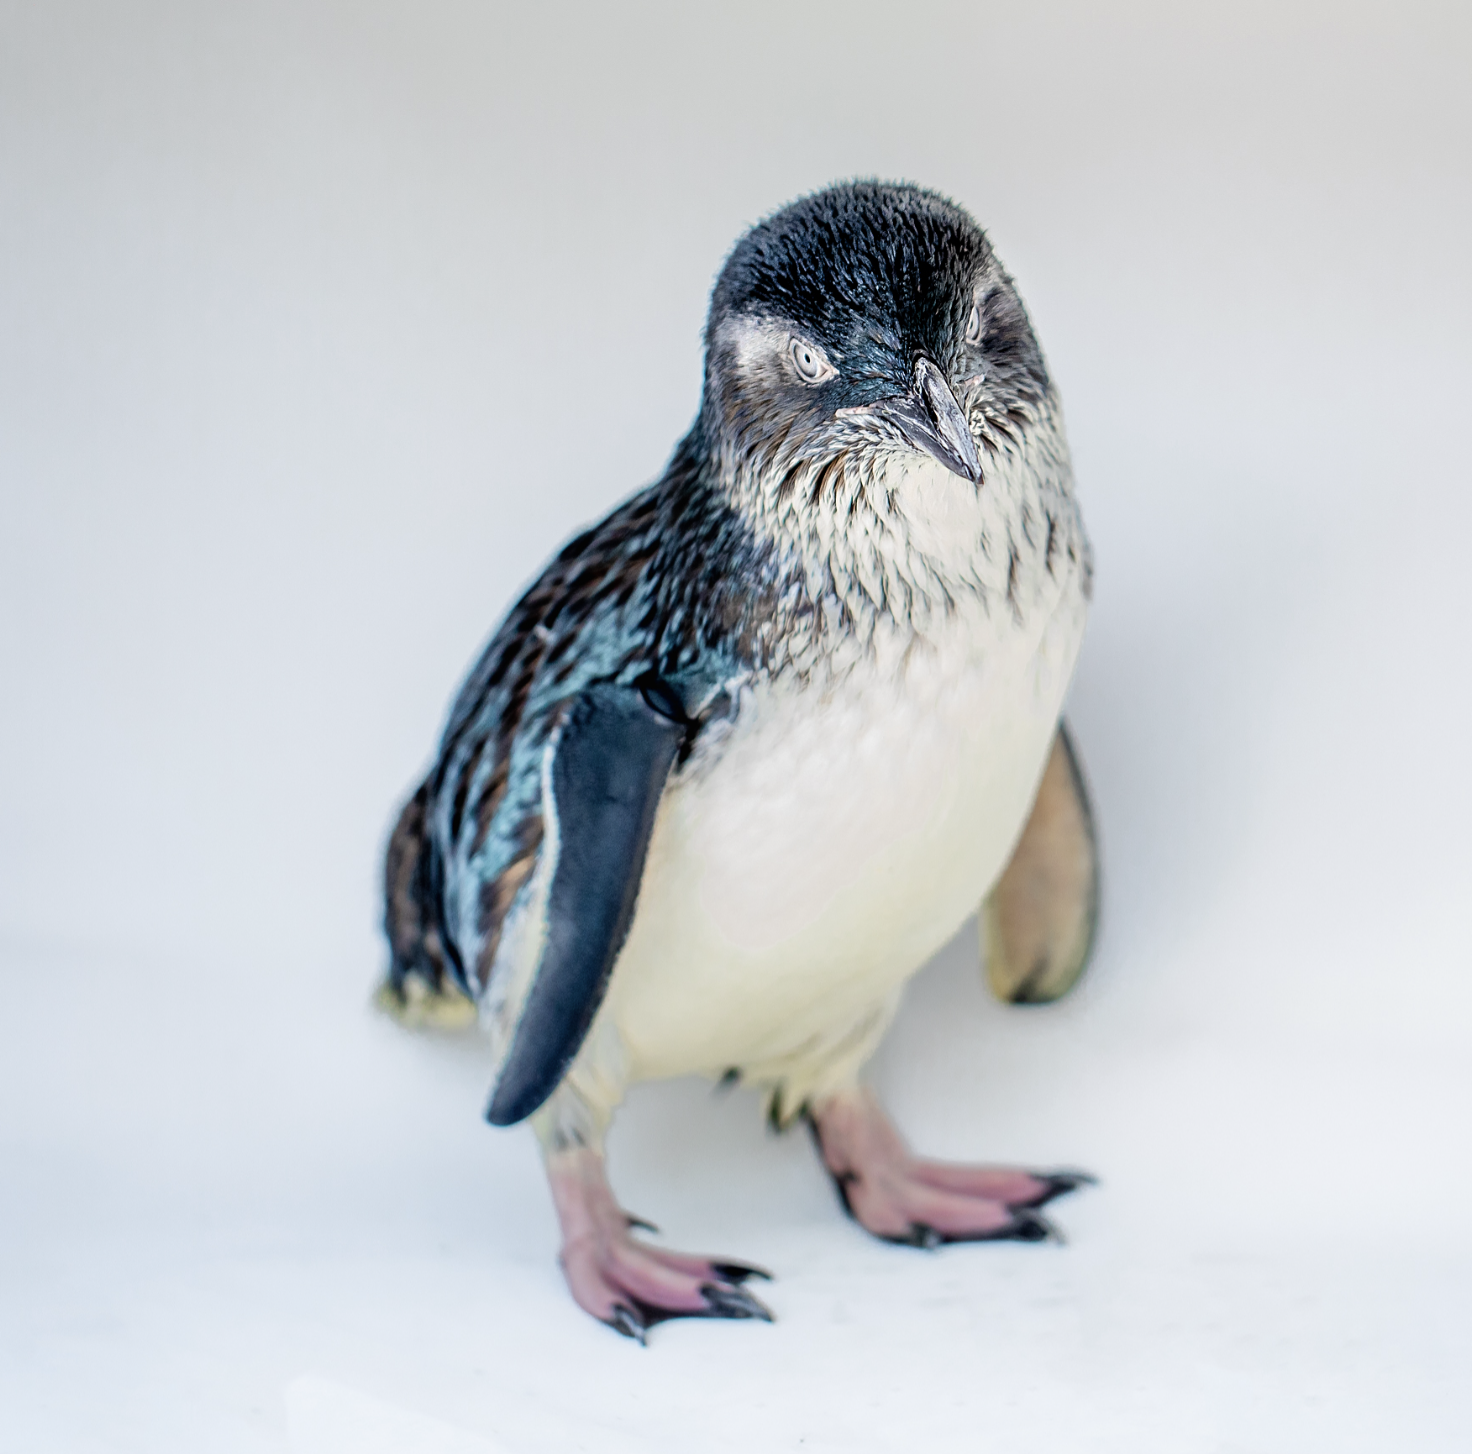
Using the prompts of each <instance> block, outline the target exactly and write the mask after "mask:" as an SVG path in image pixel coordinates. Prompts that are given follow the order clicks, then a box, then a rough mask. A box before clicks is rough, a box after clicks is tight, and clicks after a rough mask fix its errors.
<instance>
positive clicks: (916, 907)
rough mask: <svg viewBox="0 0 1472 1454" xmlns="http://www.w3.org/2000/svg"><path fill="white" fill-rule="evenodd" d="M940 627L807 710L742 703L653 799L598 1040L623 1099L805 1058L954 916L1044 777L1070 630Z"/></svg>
mask: <svg viewBox="0 0 1472 1454" xmlns="http://www.w3.org/2000/svg"><path fill="white" fill-rule="evenodd" d="M1083 615H1084V602H1083V600H1082V598H1081V597H1080V596H1078V595H1076V594H1075V593H1073V592H1071V591H1070V592H1066V593H1065V595H1064V599H1063V601H1062V602H1061V603H1060V604H1058V606H1057V608H1056V609H1055V611H1054V612H1053V613H1052V616H1051V619H1048V620H1046V621H1045V622H1044V623H1040V626H1041V629H1040V628H1039V627H1035V628H1033V629H1032V630H1029V631H1023V630H1020V629H1011V630H1007V631H1004V632H1002V633H1001V639H1000V640H999V639H998V635H997V629H996V625H995V623H993V622H990V621H986V620H985V619H981V620H971V621H958V622H956V623H955V624H954V625H953V626H952V627H951V628H950V629H949V630H948V632H947V634H946V636H945V638H944V639H942V640H941V641H940V642H939V643H938V645H936V646H933V647H929V648H926V649H923V650H920V651H911V652H910V654H909V656H908V658H907V659H906V660H905V662H904V663H903V665H902V664H901V663H900V661H899V660H898V659H897V658H895V659H891V660H888V661H886V660H885V659H884V653H883V652H881V653H880V660H879V661H878V662H870V663H867V664H865V665H864V666H861V667H857V668H855V669H853V670H852V671H851V672H850V673H848V674H846V675H842V676H839V677H836V678H835V679H834V680H833V681H832V682H831V683H830V684H829V685H828V686H827V688H826V689H821V690H820V689H818V688H815V687H808V688H806V689H797V688H794V687H787V688H783V687H777V688H773V687H765V688H762V689H759V690H758V691H755V692H753V693H751V694H750V696H749V698H748V699H747V700H746V701H744V702H743V705H742V710H741V712H740V715H739V717H738V719H737V722H736V724H735V726H734V728H733V729H732V731H731V735H730V737H729V739H728V740H727V741H725V742H724V743H723V744H718V745H717V748H716V749H715V750H714V751H713V752H712V754H711V759H712V760H711V761H710V762H709V763H708V764H706V765H702V764H701V763H700V762H698V761H697V762H695V763H693V764H692V766H691V770H689V771H687V772H686V773H685V774H684V775H683V776H682V777H681V778H680V779H679V780H677V781H676V782H674V783H672V785H671V787H670V788H669V789H668V790H667V792H666V795H665V799H664V801H663V803H662V804H661V807H660V813H659V817H658V820H657V821H656V825H655V830H654V837H653V840H652V842H651V844H650V850H649V857H648V860H647V863H646V867H645V872H644V878H643V884H642V888H641V890H640V897H639V906H638V911H637V914H636V916H635V921H634V925H633V928H632V930H631V932H630V935H629V938H628V941H627V944H626V945H625V948H624V951H623V953H622V954H621V956H620V958H619V961H618V965H617V967H616V968H615V971H614V976H613V981H612V983H611V985H610V988H609V995H608V999H607V1001H606V1003H605V1006H604V1010H603V1013H602V1014H601V1015H600V1017H599V1018H600V1020H603V1021H604V1022H605V1025H606V1026H607V1027H608V1028H610V1029H612V1030H614V1031H615V1032H616V1034H617V1036H618V1039H619V1040H620V1041H621V1044H622V1052H623V1059H624V1069H625V1072H626V1074H627V1077H628V1079H631V1080H639V1079H647V1078H655V1077H662V1076H669V1075H680V1074H687V1073H691V1072H707V1073H712V1074H718V1073H720V1072H721V1071H724V1070H725V1069H727V1068H728V1067H733V1066H735V1067H742V1068H744V1069H748V1070H750V1069H751V1068H753V1067H755V1068H757V1069H758V1073H766V1074H769V1075H770V1074H775V1073H776V1072H775V1071H774V1070H773V1067H777V1068H780V1067H781V1066H782V1065H783V1064H784V1062H788V1061H797V1060H802V1059H804V1058H806V1059H808V1060H811V1059H812V1058H813V1057H814V1056H815V1055H821V1054H823V1053H824V1050H823V1047H824V1045H831V1043H832V1042H833V1041H834V1038H835V1037H837V1038H839V1039H841V1038H842V1036H843V1034H844V1033H845V1032H846V1031H848V1030H849V1029H850V1028H851V1027H852V1026H854V1025H855V1024H856V1023H857V1022H860V1021H862V1020H863V1019H864V1018H865V1016H871V1017H872V1016H873V1015H874V1013H875V1012H876V1010H877V1009H879V1008H880V1007H882V1006H884V1005H885V1004H886V1003H887V1002H888V1001H890V1000H892V998H893V996H894V995H895V993H896V992H897V990H898V988H899V986H900V985H902V984H903V983H904V981H905V980H906V979H907V978H909V976H910V975H912V974H913V973H914V972H915V971H916V970H917V969H919V968H920V966H921V965H922V964H924V963H925V961H926V960H927V959H928V958H929V957H930V956H931V955H932V954H933V953H934V952H935V951H936V950H937V949H938V948H939V947H940V946H941V945H942V944H944V943H945V942H946V940H947V939H948V938H950V937H951V935H952V934H954V933H955V931H956V929H957V928H958V927H959V926H960V924H961V923H962V921H963V920H964V919H965V918H966V916H967V915H968V914H970V913H972V912H973V911H974V910H975V908H976V906H977V904H978V902H979V901H980V899H981V898H982V896H983V895H984V894H985V893H986V891H987V889H988V888H989V887H990V886H991V884H992V883H993V881H994V880H995V879H996V877H997V876H998V874H1000V872H1001V871H1002V869H1003V868H1004V867H1005V865H1006V862H1007V860H1008V858H1009V856H1010V854H1011V851H1012V847H1013V845H1014V843H1015V842H1016V839H1017V836H1018V834H1019V833H1020V831H1021V828H1022V825H1023V823H1024V821H1025V820H1026V817H1027V813H1028V811H1029V809H1030V807H1031V804H1032V799H1033V796H1034V794H1035V792H1036V789H1037V784H1038V780H1039V778H1040V776H1041V774H1042V770H1043V766H1044V763H1045V761H1046V759H1047V754H1048V750H1049V747H1050V745H1051V742H1052V739H1053V735H1054V731H1055V729H1056V725H1057V721H1058V715H1059V711H1060V709H1061V706H1062V700H1063V694H1064V691H1065V689H1066V687H1067V684H1068V680H1069V677H1070V675H1071V673H1072V670H1073V664H1074V659H1075V657H1076V655H1077V650H1078V645H1079V640H1080V637H1081V633H1082V627H1083Z"/></svg>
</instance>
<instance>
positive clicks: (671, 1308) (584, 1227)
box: [547, 1149, 772, 1343]
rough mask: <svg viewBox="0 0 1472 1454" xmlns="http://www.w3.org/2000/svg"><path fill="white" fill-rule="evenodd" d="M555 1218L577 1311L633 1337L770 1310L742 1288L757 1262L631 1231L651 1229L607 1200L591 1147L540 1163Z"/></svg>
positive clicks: (766, 1315)
mask: <svg viewBox="0 0 1472 1454" xmlns="http://www.w3.org/2000/svg"><path fill="white" fill-rule="evenodd" d="M547 1174H548V1178H549V1179H550V1181H551V1183H552V1196H553V1200H554V1201H555V1202H556V1204H557V1215H558V1217H559V1219H560V1220H561V1222H562V1257H561V1261H562V1270H563V1273H564V1274H565V1275H566V1277H567V1285H568V1287H569V1288H570V1289H571V1291H572V1295H573V1298H574V1299H575V1300H576V1302H577V1304H578V1306H579V1307H580V1308H582V1309H583V1310H584V1311H585V1312H588V1313H591V1314H592V1315H593V1316H594V1317H595V1318H597V1319H598V1320H599V1321H600V1322H604V1323H607V1324H608V1326H609V1327H611V1328H613V1329H614V1330H615V1331H616V1332H619V1333H622V1334H624V1335H625V1336H626V1337H629V1338H635V1339H637V1340H638V1341H639V1342H640V1343H643V1342H644V1341H645V1337H646V1335H647V1333H648V1331H649V1329H650V1328H652V1327H654V1326H655V1324H656V1323H663V1322H667V1321H669V1320H670V1319H671V1318H759V1319H761V1320H763V1321H764V1322H768V1323H770V1322H771V1321H772V1314H771V1312H770V1311H769V1310H768V1309H767V1308H766V1307H765V1306H764V1305H763V1304H762V1303H761V1302H760V1301H759V1300H758V1299H757V1298H755V1297H753V1296H752V1294H751V1293H750V1292H749V1291H748V1290H747V1289H746V1287H745V1286H744V1284H745V1283H746V1282H747V1281H748V1280H749V1279H751V1278H753V1277H759V1278H763V1279H766V1278H769V1277H770V1274H769V1273H767V1272H764V1271H763V1270H762V1269H761V1268H759V1267H752V1266H749V1265H748V1264H746V1263H744V1262H733V1261H731V1260H729V1259H726V1258H707V1257H692V1256H689V1255H687V1254H685V1253H681V1252H666V1251H665V1250H663V1249H662V1248H659V1247H651V1246H650V1245H649V1244H648V1243H647V1242H643V1241H639V1240H638V1239H636V1238H635V1237H634V1235H633V1229H634V1228H635V1227H644V1228H649V1230H653V1228H652V1227H650V1224H649V1223H648V1222H645V1221H642V1220H641V1219H639V1218H637V1217H630V1216H629V1215H628V1214H627V1213H626V1212H625V1211H624V1210H623V1209H622V1208H621V1207H620V1206H619V1205H618V1203H617V1202H616V1201H615V1200H614V1196H613V1190H612V1188H611V1187H610V1186H609V1184H608V1177H607V1174H606V1173H605V1171H604V1168H603V1158H602V1157H601V1156H599V1155H598V1153H597V1152H595V1151H591V1150H587V1149H581V1150H577V1151H567V1152H560V1153H558V1154H557V1155H556V1156H553V1157H550V1158H549V1159H548V1163H547Z"/></svg>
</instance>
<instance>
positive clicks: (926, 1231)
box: [808, 1089, 1094, 1248]
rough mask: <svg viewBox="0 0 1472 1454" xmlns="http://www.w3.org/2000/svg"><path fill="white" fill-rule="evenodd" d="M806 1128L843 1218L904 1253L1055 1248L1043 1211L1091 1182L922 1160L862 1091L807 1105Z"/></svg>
mask: <svg viewBox="0 0 1472 1454" xmlns="http://www.w3.org/2000/svg"><path fill="white" fill-rule="evenodd" d="M808 1125H809V1127H810V1128H811V1129H812V1132H813V1139H814V1140H815V1141H816V1142H817V1146H818V1154H819V1155H820V1156H821V1157H822V1159H823V1164H824V1166H825V1167H826V1168H827V1169H828V1173H829V1175H830V1176H832V1178H833V1183H834V1185H835V1186H836V1187H837V1189H838V1196H839V1200H840V1201H842V1203H843V1208H844V1210H845V1211H846V1212H847V1213H848V1214H849V1216H851V1217H852V1218H853V1219H854V1220H855V1221H856V1222H858V1223H859V1225H860V1226H862V1227H864V1228H865V1229H866V1230H868V1231H870V1232H872V1233H873V1234H874V1235H875V1236H876V1237H881V1238H883V1239H884V1240H885V1241H886V1242H899V1243H903V1244H905V1245H906V1246H910V1247H927V1248H928V1247H939V1246H941V1245H942V1244H944V1243H946V1242H1047V1241H1053V1242H1061V1241H1063V1235H1062V1233H1061V1232H1059V1231H1058V1229H1057V1228H1056V1227H1055V1226H1054V1225H1053V1224H1052V1223H1051V1222H1050V1221H1049V1220H1048V1219H1047V1218H1046V1217H1044V1216H1043V1214H1042V1211H1041V1208H1042V1207H1044V1206H1046V1205H1047V1204H1048V1203H1049V1202H1051V1201H1054V1200H1056V1199H1057V1198H1058V1197H1061V1196H1064V1195H1066V1194H1067V1193H1068V1192H1071V1191H1074V1190H1076V1189H1077V1188H1078V1187H1081V1186H1087V1185H1092V1184H1093V1181H1094V1178H1093V1177H1092V1176H1090V1175H1089V1174H1088V1173H1087V1172H1083V1171H1051V1172H1049V1171H1024V1170H1022V1169H1020V1168H1015V1167H1006V1166H962V1165H957V1164H955V1163H953V1162H947V1161H927V1160H924V1159H923V1158H922V1157H919V1156H916V1155H914V1154H913V1153H912V1152H911V1151H910V1149H909V1147H908V1146H906V1145H905V1143H904V1140H903V1139H902V1138H901V1136H900V1134H899V1132H898V1131H897V1130H895V1128H894V1124H893V1123H892V1122H891V1121H890V1119H889V1117H888V1116H886V1115H885V1113H884V1110H883V1108H882V1107H881V1106H880V1104H879V1102H878V1101H877V1100H876V1099H875V1098H874V1096H873V1094H872V1093H871V1092H869V1091H867V1090H862V1089H856V1090H853V1091H847V1092H844V1093H843V1094H841V1095H838V1096H834V1097H833V1098H832V1099H831V1100H827V1101H824V1102H823V1103H822V1104H820V1105H818V1106H815V1107H813V1108H812V1109H810V1110H809V1112H808Z"/></svg>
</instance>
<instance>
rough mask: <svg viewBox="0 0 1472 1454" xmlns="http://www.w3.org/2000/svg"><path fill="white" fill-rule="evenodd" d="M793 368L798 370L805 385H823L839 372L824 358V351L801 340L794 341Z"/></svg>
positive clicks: (798, 374)
mask: <svg viewBox="0 0 1472 1454" xmlns="http://www.w3.org/2000/svg"><path fill="white" fill-rule="evenodd" d="M792 366H793V368H795V369H796V370H797V376H798V378H800V379H801V380H802V381H803V383H805V384H818V383H821V382H822V381H823V380H824V379H829V378H832V377H833V375H834V374H835V373H836V372H837V370H836V369H835V368H834V367H833V365H832V364H831V363H829V362H828V360H827V359H826V358H824V357H823V350H822V349H820V348H816V347H814V345H812V344H811V343H806V342H804V341H803V340H802V339H801V338H794V339H793V340H792Z"/></svg>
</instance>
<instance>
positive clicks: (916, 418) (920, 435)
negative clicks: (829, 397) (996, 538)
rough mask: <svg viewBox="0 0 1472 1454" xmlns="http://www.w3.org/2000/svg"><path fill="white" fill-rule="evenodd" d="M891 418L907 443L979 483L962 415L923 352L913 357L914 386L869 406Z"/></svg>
mask: <svg viewBox="0 0 1472 1454" xmlns="http://www.w3.org/2000/svg"><path fill="white" fill-rule="evenodd" d="M870 410H871V412H873V413H875V414H881V415H883V416H884V417H885V418H886V419H889V420H890V421H892V422H893V423H894V424H895V425H896V427H897V428H898V429H899V431H900V433H901V434H902V435H903V436H904V438H905V440H906V442H907V443H909V444H911V445H913V446H914V447H915V448H916V449H922V450H924V451H925V452H926V453H927V454H931V455H934V456H935V458H936V459H938V460H939V461H940V462H941V463H942V464H943V465H944V466H945V467H946V468H947V469H948V470H951V471H953V472H954V473H956V474H958V475H960V476H961V478H962V479H966V480H970V481H971V483H972V484H973V485H979V484H980V483H981V459H980V456H978V454H977V453H976V441H975V440H974V439H973V438H972V437H971V430H970V428H969V427H968V426H967V423H966V416H965V415H964V414H963V413H962V412H961V406H960V405H959V404H958V403H957V402H956V396H955V395H954V394H953V393H952V392H951V386H950V385H949V384H948V383H947V382H946V376H945V375H944V374H943V373H942V372H941V371H940V369H938V368H937V367H936V365H935V364H934V363H933V362H932V361H931V360H930V359H928V358H927V357H926V356H925V355H924V354H923V353H922V354H921V355H920V356H919V358H917V359H916V360H915V386H914V388H912V389H911V390H910V392H909V393H908V394H895V395H893V396H892V397H891V398H888V399H880V400H879V402H878V403H876V404H873V405H871V406H870Z"/></svg>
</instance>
